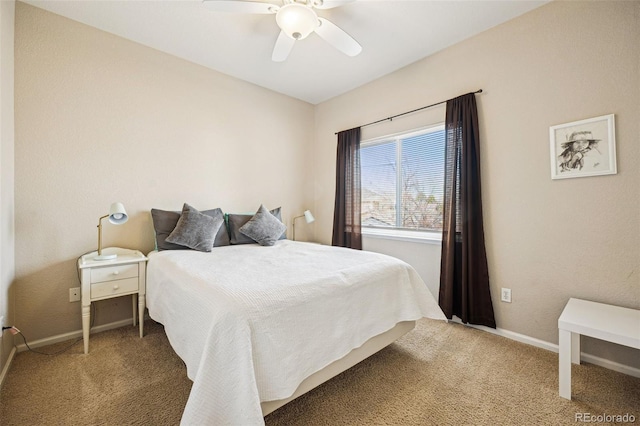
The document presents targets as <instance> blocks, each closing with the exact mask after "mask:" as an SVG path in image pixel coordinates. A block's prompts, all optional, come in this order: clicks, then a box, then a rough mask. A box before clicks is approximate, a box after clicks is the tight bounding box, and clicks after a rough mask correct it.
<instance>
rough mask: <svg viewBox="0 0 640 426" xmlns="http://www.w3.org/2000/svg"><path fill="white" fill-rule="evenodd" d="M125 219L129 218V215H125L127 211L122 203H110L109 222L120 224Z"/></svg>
mask: <svg viewBox="0 0 640 426" xmlns="http://www.w3.org/2000/svg"><path fill="white" fill-rule="evenodd" d="M127 220H129V216H127V212H126V210H125V209H124V206H123V205H122V203H112V204H111V208H110V209H109V222H111V223H113V224H114V225H122V224H123V223H125V222H126V221H127Z"/></svg>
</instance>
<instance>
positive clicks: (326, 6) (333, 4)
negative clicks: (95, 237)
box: [313, 0, 356, 9]
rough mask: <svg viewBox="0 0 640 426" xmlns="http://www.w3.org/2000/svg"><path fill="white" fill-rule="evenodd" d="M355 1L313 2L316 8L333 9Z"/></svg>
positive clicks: (317, 0)
mask: <svg viewBox="0 0 640 426" xmlns="http://www.w3.org/2000/svg"><path fill="white" fill-rule="evenodd" d="M354 1H356V0H316V1H314V2H313V7H315V8H316V9H333V8H334V7H339V6H342V5H345V4H347V3H353V2H354Z"/></svg>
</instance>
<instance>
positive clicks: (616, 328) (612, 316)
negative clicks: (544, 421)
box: [558, 298, 640, 399]
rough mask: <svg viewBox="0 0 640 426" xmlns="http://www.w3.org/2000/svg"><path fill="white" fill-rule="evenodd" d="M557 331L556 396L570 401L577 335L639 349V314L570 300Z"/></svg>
mask: <svg viewBox="0 0 640 426" xmlns="http://www.w3.org/2000/svg"><path fill="white" fill-rule="evenodd" d="M558 331H559V334H560V344H559V346H560V348H559V349H560V353H559V373H558V375H559V389H560V396H561V397H563V398H566V399H571V363H574V364H580V335H581V334H583V335H585V336H589V337H595V338H596V339H601V340H606V341H609V342H613V343H617V344H619V345H624V346H629V347H632V348H636V349H640V311H639V310H636V309H628V308H621V307H619V306H613V305H607V304H604V303H596V302H589V301H586V300H581V299H574V298H571V299H569V301H568V302H567V305H566V306H565V307H564V310H563V311H562V314H561V315H560V318H558Z"/></svg>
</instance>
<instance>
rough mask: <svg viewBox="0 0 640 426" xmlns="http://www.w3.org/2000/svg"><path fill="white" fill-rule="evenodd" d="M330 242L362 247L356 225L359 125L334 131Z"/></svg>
mask: <svg viewBox="0 0 640 426" xmlns="http://www.w3.org/2000/svg"><path fill="white" fill-rule="evenodd" d="M331 244H332V245H334V246H340V247H349V248H353V249H358V250H362V231H361V228H360V127H356V128H355V129H351V130H345V131H342V132H340V133H338V158H337V162H336V205H335V209H334V211H333V239H332V241H331Z"/></svg>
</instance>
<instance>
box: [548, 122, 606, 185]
mask: <svg viewBox="0 0 640 426" xmlns="http://www.w3.org/2000/svg"><path fill="white" fill-rule="evenodd" d="M549 140H550V151H551V179H567V178H577V177H588V176H601V175H615V174H616V173H617V172H618V171H617V164H616V138H615V119H614V114H608V115H602V116H600V117H594V118H587V119H585V120H579V121H573V122H571V123H565V124H558V125H556V126H551V127H549Z"/></svg>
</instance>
